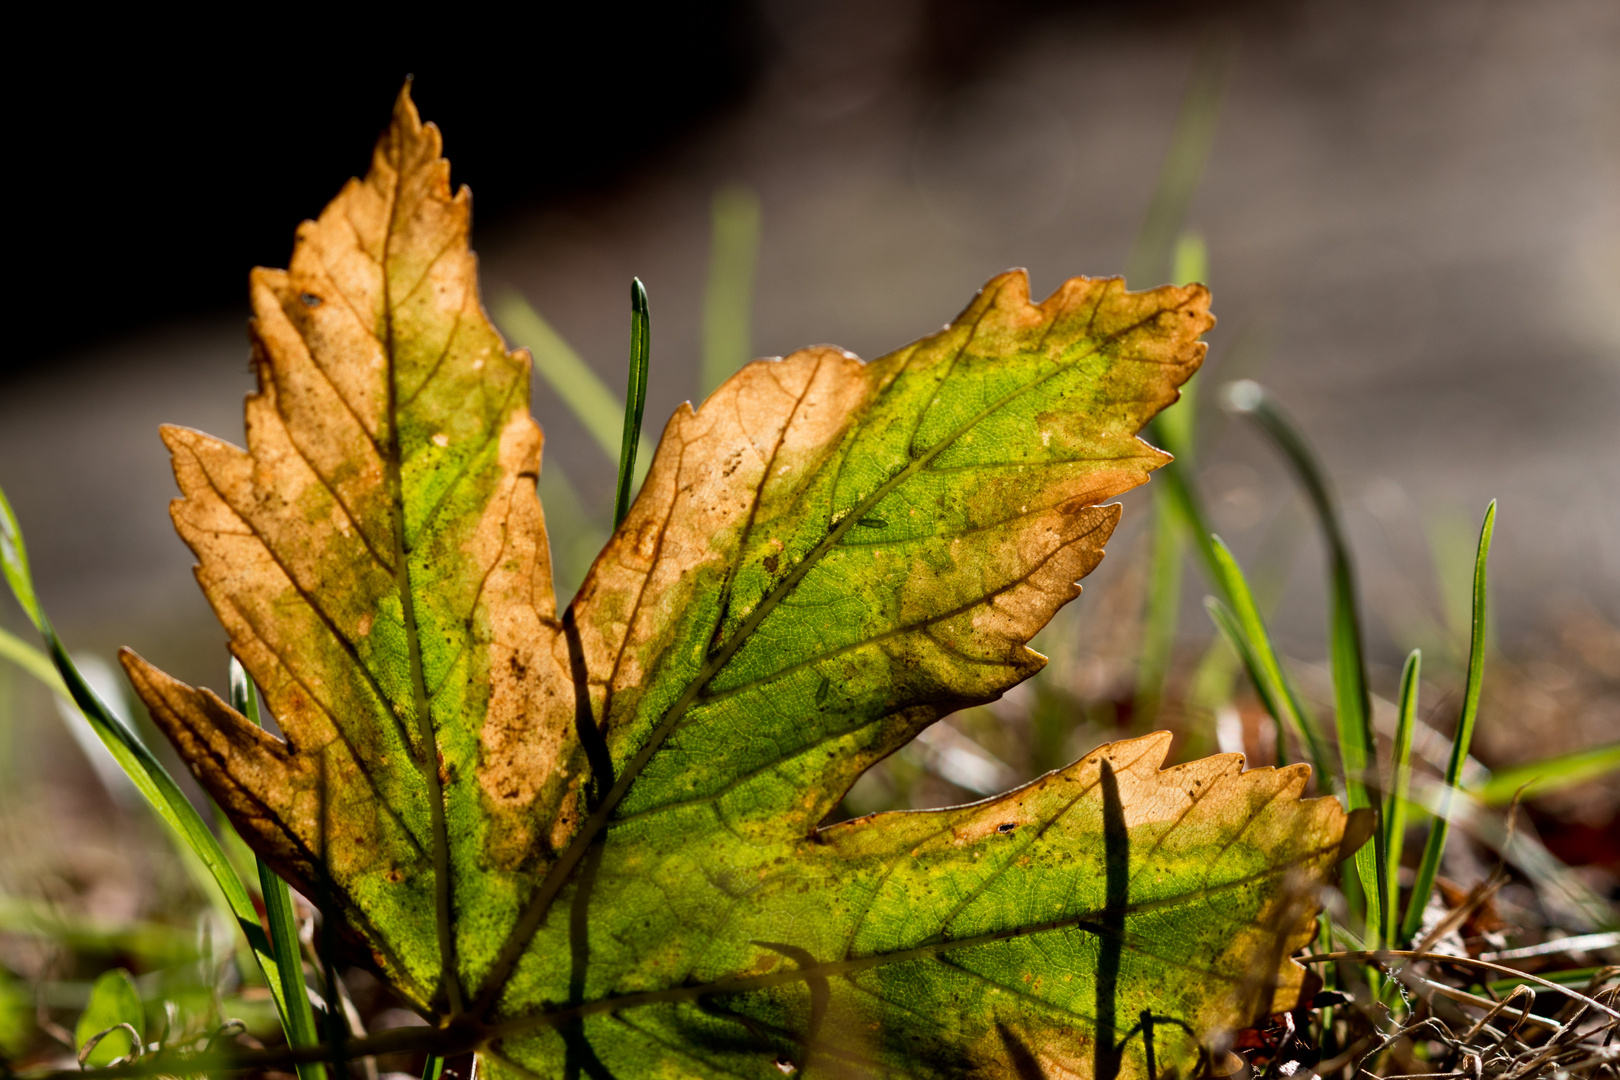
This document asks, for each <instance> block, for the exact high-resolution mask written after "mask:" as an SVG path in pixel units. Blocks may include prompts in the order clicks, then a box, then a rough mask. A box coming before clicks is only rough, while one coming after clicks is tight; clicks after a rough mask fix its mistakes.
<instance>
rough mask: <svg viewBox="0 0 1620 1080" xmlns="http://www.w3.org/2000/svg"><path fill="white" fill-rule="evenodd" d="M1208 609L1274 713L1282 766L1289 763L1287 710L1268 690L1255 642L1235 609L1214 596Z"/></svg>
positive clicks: (1206, 604) (1206, 605) (1206, 603)
mask: <svg viewBox="0 0 1620 1080" xmlns="http://www.w3.org/2000/svg"><path fill="white" fill-rule="evenodd" d="M1204 609H1205V610H1206V611H1208V612H1209V617H1210V619H1211V620H1212V621H1213V622H1214V623H1215V628H1216V629H1217V630H1219V631H1220V633H1221V637H1222V638H1223V639H1224V640H1225V641H1226V643H1227V644H1228V645H1230V646H1231V647H1232V651H1233V652H1234V653H1236V654H1237V657H1238V659H1239V660H1241V661H1242V662H1243V667H1244V670H1246V671H1247V672H1248V673H1249V681H1250V682H1252V683H1253V684H1254V686H1255V690H1256V691H1257V692H1258V693H1259V694H1260V701H1261V703H1262V704H1264V705H1265V707H1266V711H1267V712H1268V713H1270V714H1271V720H1272V723H1274V724H1276V725H1277V764H1278V765H1279V766H1281V765H1283V764H1286V758H1287V751H1288V737H1287V735H1286V733H1285V729H1284V727H1283V722H1282V720H1280V719H1279V717H1281V716H1282V715H1283V713H1284V707H1283V706H1281V705H1279V704H1278V703H1277V702H1275V701H1273V700H1272V698H1271V696H1270V694H1269V693H1268V692H1267V691H1268V690H1269V686H1268V683H1267V680H1266V677H1265V674H1264V673H1263V672H1262V670H1261V667H1260V661H1259V659H1258V658H1257V657H1256V656H1255V650H1254V648H1253V646H1251V645H1250V644H1249V639H1248V637H1247V636H1246V635H1245V634H1244V633H1243V627H1242V626H1240V625H1239V624H1238V618H1237V616H1236V615H1234V614H1233V613H1232V609H1231V608H1229V607H1227V606H1226V605H1225V604H1223V603H1221V602H1220V601H1219V600H1218V599H1216V598H1215V597H1213V596H1206V597H1204Z"/></svg>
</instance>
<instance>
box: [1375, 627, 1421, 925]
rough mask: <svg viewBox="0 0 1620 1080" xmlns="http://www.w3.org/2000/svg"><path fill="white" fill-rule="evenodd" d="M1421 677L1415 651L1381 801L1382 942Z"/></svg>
mask: <svg viewBox="0 0 1620 1080" xmlns="http://www.w3.org/2000/svg"><path fill="white" fill-rule="evenodd" d="M1422 673H1423V654H1422V652H1420V651H1419V650H1417V649H1413V650H1412V655H1410V656H1408V657H1407V658H1406V666H1405V667H1404V668H1402V669H1401V702H1400V711H1399V712H1398V713H1397V714H1396V719H1395V741H1394V745H1393V748H1392V749H1391V751H1390V790H1389V794H1388V795H1386V796H1385V797H1384V860H1385V861H1384V866H1385V873H1384V882H1385V887H1386V888H1387V889H1388V890H1389V891H1388V892H1386V893H1385V894H1384V907H1383V914H1384V927H1383V938H1384V941H1385V942H1386V943H1393V942H1394V941H1395V939H1396V937H1397V935H1398V934H1399V931H1400V928H1399V926H1398V925H1397V922H1398V919H1399V916H1398V912H1399V911H1400V899H1401V886H1400V882H1401V855H1402V853H1403V852H1402V849H1403V848H1404V847H1405V844H1406V794H1407V789H1408V788H1410V787H1411V783H1412V730H1413V728H1415V727H1416V726H1417V706H1418V682H1419V679H1420V678H1421V676H1422Z"/></svg>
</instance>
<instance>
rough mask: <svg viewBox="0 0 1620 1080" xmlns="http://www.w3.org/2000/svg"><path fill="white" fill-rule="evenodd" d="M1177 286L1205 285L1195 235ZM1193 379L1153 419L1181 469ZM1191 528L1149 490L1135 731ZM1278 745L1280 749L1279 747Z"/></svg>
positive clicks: (1175, 608)
mask: <svg viewBox="0 0 1620 1080" xmlns="http://www.w3.org/2000/svg"><path fill="white" fill-rule="evenodd" d="M1172 276H1173V277H1174V279H1175V281H1176V284H1178V285H1187V284H1190V283H1192V282H1194V281H1204V282H1207V280H1208V277H1209V257H1208V252H1207V250H1206V249H1205V247H1204V241H1203V239H1202V238H1201V237H1199V236H1198V235H1197V234H1183V235H1182V237H1181V239H1180V240H1179V241H1178V242H1177V244H1176V257H1175V265H1174V270H1173V273H1172ZM1197 381H1198V377H1197V376H1196V375H1194V376H1193V377H1192V379H1191V380H1189V381H1188V382H1187V383H1186V384H1185V385H1183V386H1182V388H1181V398H1180V400H1178V401H1177V402H1175V403H1174V404H1173V405H1171V406H1170V407H1169V408H1167V409H1165V410H1164V412H1162V413H1160V414H1159V415H1158V416H1157V417H1156V418H1155V420H1154V422H1155V423H1156V424H1158V425H1159V428H1158V432H1157V433H1158V435H1159V437H1160V438H1161V439H1163V440H1164V445H1165V447H1166V449H1168V450H1169V451H1170V452H1171V454H1173V455H1175V458H1176V462H1177V463H1178V464H1179V467H1180V468H1181V469H1183V470H1186V469H1189V468H1190V467H1191V465H1192V461H1193V436H1194V431H1195V428H1196V426H1197V425H1196V423H1195V418H1196V415H1197V407H1198V405H1197V399H1196V397H1195V396H1194V389H1193V388H1194V385H1195V384H1196V383H1197ZM1189 528H1190V525H1189V523H1188V521H1187V519H1186V516H1185V515H1184V514H1182V513H1181V506H1180V502H1179V500H1177V499H1176V497H1175V496H1174V495H1173V494H1170V493H1168V492H1166V491H1165V490H1164V489H1163V487H1162V486H1161V487H1155V488H1154V489H1153V548H1152V553H1151V555H1150V557H1149V563H1148V596H1147V611H1146V614H1145V616H1144V618H1143V624H1142V648H1141V655H1140V657H1139V658H1138V661H1137V668H1136V700H1135V701H1134V703H1133V705H1132V709H1131V722H1132V725H1133V726H1134V727H1135V728H1136V729H1137V730H1138V731H1145V730H1148V729H1150V728H1152V727H1153V725H1154V722H1155V720H1156V719H1157V718H1158V713H1159V704H1160V702H1161V701H1162V700H1163V698H1164V684H1165V680H1166V679H1167V678H1168V677H1169V674H1170V663H1171V660H1172V659H1173V658H1174V653H1175V645H1176V629H1177V627H1178V626H1179V625H1180V622H1181V577H1182V563H1183V562H1184V561H1185V556H1186V551H1187V532H1188V530H1189ZM1280 745H1281V744H1279V747H1280Z"/></svg>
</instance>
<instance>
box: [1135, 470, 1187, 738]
mask: <svg viewBox="0 0 1620 1080" xmlns="http://www.w3.org/2000/svg"><path fill="white" fill-rule="evenodd" d="M1177 511H1178V507H1177V504H1176V501H1175V500H1174V498H1172V497H1171V496H1169V495H1166V494H1165V493H1164V491H1163V489H1162V488H1161V489H1156V490H1155V491H1154V492H1153V547H1152V550H1151V553H1150V555H1149V562H1148V595H1147V611H1146V612H1145V614H1144V617H1143V621H1142V648H1141V655H1140V656H1139V657H1138V658H1137V665H1136V699H1135V701H1134V702H1133V703H1132V707H1131V724H1132V726H1133V727H1135V728H1136V729H1137V730H1138V731H1145V730H1148V729H1150V728H1151V727H1152V726H1153V723H1154V721H1155V720H1156V719H1157V717H1158V714H1159V703H1160V701H1161V700H1162V699H1163V697H1164V683H1165V679H1166V678H1167V677H1168V676H1169V674H1170V661H1171V659H1172V656H1173V654H1174V652H1175V645H1176V627H1177V625H1178V624H1179V623H1180V621H1181V564H1182V556H1183V554H1184V553H1185V551H1186V538H1185V532H1184V530H1185V526H1184V524H1183V522H1182V518H1181V515H1180V514H1179V513H1178V512H1177Z"/></svg>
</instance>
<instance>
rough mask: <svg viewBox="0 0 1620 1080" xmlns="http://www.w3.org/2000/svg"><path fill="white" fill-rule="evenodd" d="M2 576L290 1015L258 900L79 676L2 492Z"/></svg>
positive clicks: (141, 746) (174, 788)
mask: <svg viewBox="0 0 1620 1080" xmlns="http://www.w3.org/2000/svg"><path fill="white" fill-rule="evenodd" d="M0 572H3V573H4V575H5V578H6V582H7V584H8V585H10V586H11V592H12V595H13V596H15V597H16V598H17V602H18V603H19V604H21V605H22V608H23V611H24V612H26V613H27V615H28V618H29V619H30V620H31V621H32V622H33V624H34V626H35V628H36V629H38V631H39V633H40V636H41V637H42V638H44V640H45V646H46V649H47V650H48V652H49V655H50V657H51V661H52V663H53V664H54V665H55V667H56V671H57V674H58V675H59V676H60V677H61V679H62V682H63V684H64V685H65V686H66V688H67V691H68V695H69V696H70V697H71V698H72V699H73V703H74V704H75V705H77V706H78V707H79V710H80V711H81V712H82V713H84V717H85V719H86V720H88V721H89V722H90V726H91V727H92V728H93V729H94V730H95V733H96V735H97V736H98V737H99V738H100V739H101V741H102V743H103V744H104V745H105V746H106V747H107V749H108V750H109V751H111V753H112V756H113V758H114V760H116V761H117V762H118V764H119V765H120V766H122V767H123V769H124V772H125V773H126V774H127V775H128V776H129V778H130V780H131V781H132V782H133V783H134V784H135V787H136V790H138V791H139V792H140V793H141V794H142V795H144V796H146V800H147V801H148V802H150V803H151V804H152V808H153V809H154V810H156V811H157V814H158V816H159V817H160V818H162V819H163V820H164V821H165V822H166V823H167V824H168V825H169V827H170V828H172V829H173V830H174V831H175V832H176V833H177V834H178V835H179V837H180V839H181V840H183V841H184V842H185V848H186V849H187V850H189V851H190V852H191V853H192V854H194V855H195V856H196V857H197V859H198V860H199V861H201V862H202V864H203V865H204V866H205V867H206V868H207V870H208V873H209V876H210V877H212V879H213V881H214V883H215V884H216V885H218V886H219V889H220V892H221V893H223V895H224V898H225V903H226V904H227V905H228V906H229V908H230V910H231V914H232V915H234V916H235V918H236V923H237V925H238V926H239V927H240V928H241V930H242V933H243V934H244V935H245V936H246V937H247V940H248V944H249V946H250V947H251V948H252V949H253V955H254V958H255V959H256V960H257V961H258V962H259V967H260V968H261V969H262V970H263V972H264V976H265V981H266V982H267V983H268V984H269V986H270V991H271V994H272V995H273V996H274V997H275V1001H276V1007H277V1009H279V1010H281V1012H282V1014H283V1015H285V1013H286V1008H287V1004H286V1001H285V1000H284V997H283V994H282V991H281V981H280V976H279V968H278V967H277V964H276V959H275V955H274V953H273V952H272V951H271V947H270V941H269V938H267V937H266V936H265V933H264V928H263V927H262V926H260V925H259V914H258V912H257V910H255V909H254V907H253V900H252V898H251V897H249V896H248V891H247V888H246V886H244V885H243V884H242V879H241V878H239V877H237V876H236V872H235V871H234V870H232V869H231V864H230V860H229V859H228V858H226V856H225V852H224V850H223V849H222V848H221V847H220V846H219V841H218V840H216V839H215V838H214V834H213V833H212V832H210V831H209V829H208V825H207V824H206V823H205V822H204V821H203V819H202V816H201V815H200V814H198V813H197V811H196V809H195V808H194V807H193V806H192V805H191V803H190V802H189V801H188V800H187V799H186V797H185V794H184V793H183V792H181V790H180V788H179V786H178V785H177V784H176V783H175V782H174V777H172V776H170V775H169V772H168V770H167V769H165V768H164V767H163V765H162V763H161V762H159V761H158V759H157V758H156V757H154V756H153V754H152V751H151V750H150V749H148V748H147V746H146V744H145V743H143V742H142V741H141V740H140V738H139V737H138V736H137V735H136V734H135V733H134V732H133V731H131V730H130V729H129V728H127V727H125V726H124V723H123V721H122V720H119V719H118V717H117V716H116V715H115V714H114V713H113V711H112V710H111V709H110V708H109V707H108V706H107V703H106V702H104V701H102V700H101V698H100V697H98V696H97V694H96V692H95V691H94V690H92V689H91V688H90V684H89V683H87V682H85V680H84V676H82V675H80V674H79V669H78V668H77V667H76V666H75V665H74V663H73V661H72V659H71V658H70V657H69V656H68V654H67V650H66V649H64V648H63V647H62V643H61V641H60V640H59V639H58V638H57V636H56V631H55V629H54V628H53V627H52V626H51V622H50V619H49V618H47V617H46V615H45V610H44V608H42V607H41V606H40V603H39V599H38V597H37V596H36V594H35V592H34V581H33V576H32V574H31V573H30V571H29V568H28V549H27V547H26V546H25V545H24V543H23V536H22V530H21V529H20V528H19V527H18V525H17V518H16V515H15V514H13V513H12V510H11V503H10V502H9V501H7V499H6V496H5V492H4V491H0Z"/></svg>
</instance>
